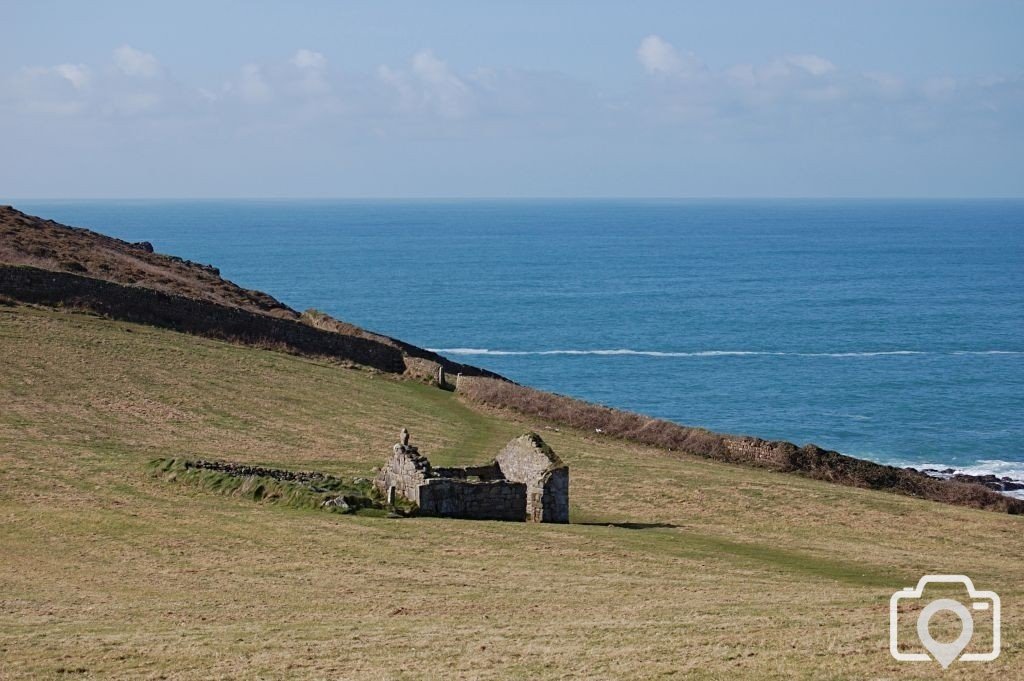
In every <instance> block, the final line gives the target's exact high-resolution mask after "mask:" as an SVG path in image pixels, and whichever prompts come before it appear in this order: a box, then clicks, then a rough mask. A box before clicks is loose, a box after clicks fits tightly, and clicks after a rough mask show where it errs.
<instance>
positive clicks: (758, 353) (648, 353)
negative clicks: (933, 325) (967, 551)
mask: <svg viewBox="0 0 1024 681" xmlns="http://www.w3.org/2000/svg"><path fill="white" fill-rule="evenodd" d="M430 351H431V352H436V353H439V354H442V355H492V356H538V357H539V356H550V355H604V356H614V355H630V356H640V357H840V358H841V357H882V356H887V355H891V356H907V355H1022V354H1024V352H1018V351H1016V350H957V351H954V352H928V351H925V350H876V351H864V352H772V351H762V350H698V351H693V352H666V351H661V350H631V349H629V348H619V349H614V350H613V349H608V350H603V349H596V350H491V349H489V348H430Z"/></svg>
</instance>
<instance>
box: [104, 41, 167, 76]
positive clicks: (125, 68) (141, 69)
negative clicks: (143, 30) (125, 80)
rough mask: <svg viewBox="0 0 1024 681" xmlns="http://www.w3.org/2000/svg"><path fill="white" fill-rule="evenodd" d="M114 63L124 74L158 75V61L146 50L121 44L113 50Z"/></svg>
mask: <svg viewBox="0 0 1024 681" xmlns="http://www.w3.org/2000/svg"><path fill="white" fill-rule="evenodd" d="M114 64H115V65H116V66H117V68H118V69H120V70H121V73H123V74H125V75H126V76H137V77H140V78H155V77H156V76H158V75H160V62H158V61H157V59H156V57H154V56H153V55H151V54H150V53H148V52H143V51H141V50H136V49H135V48H134V47H132V46H131V45H122V46H121V47H119V48H117V49H116V50H114Z"/></svg>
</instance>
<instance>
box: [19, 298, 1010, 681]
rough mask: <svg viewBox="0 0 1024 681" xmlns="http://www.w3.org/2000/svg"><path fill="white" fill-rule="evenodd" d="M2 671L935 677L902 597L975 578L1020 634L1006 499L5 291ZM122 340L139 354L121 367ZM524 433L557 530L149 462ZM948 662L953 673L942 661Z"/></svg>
mask: <svg viewBox="0 0 1024 681" xmlns="http://www.w3.org/2000/svg"><path fill="white" fill-rule="evenodd" d="M0 347H2V348H3V354H2V362H3V371H0V405H2V408H0V480H2V483H0V517H2V518H3V522H2V523H0V546H3V560H2V561H0V677H2V678H10V679H20V678H40V677H44V678H45V677H55V676H62V677H64V676H67V675H69V674H70V675H76V676H83V677H90V676H93V677H103V678H140V677H141V678H158V677H161V676H170V677H174V678H211V677H212V678H218V677H231V678H284V677H292V678H294V677H312V678H324V677H332V678H356V677H358V678H368V679H383V678H406V679H429V678H438V677H439V676H444V677H445V678H465V679H470V678H473V679H477V678H485V679H487V678H494V679H498V678H501V679H504V678H530V679H544V678H564V677H566V676H588V677H591V678H608V679H612V678H616V679H619V678H656V677H664V676H678V677H686V678H698V679H701V678H703V679H724V678H737V677H744V678H762V679H791V678H878V677H898V678H906V679H931V678H934V677H935V673H936V671H937V669H938V667H936V666H934V665H931V664H900V663H897V662H895V661H893V660H892V658H891V657H890V656H889V653H888V648H887V645H888V643H887V635H888V629H887V616H888V615H887V606H888V598H889V596H890V594H891V593H892V592H893V591H895V590H896V589H898V588H900V587H903V586H910V585H912V584H914V583H915V582H916V580H917V579H918V577H920V576H921V575H922V574H925V573H934V572H954V573H956V572H962V571H965V570H967V571H969V572H970V574H971V576H972V577H974V578H975V581H976V584H978V586H979V587H981V588H991V589H995V590H996V591H997V592H999V593H1000V595H1001V596H1002V598H1003V602H1004V603H1006V604H1007V607H1006V609H1005V610H1004V614H1003V620H1004V621H1003V631H1004V637H1005V639H1004V644H1003V650H1004V652H1003V655H1002V657H1001V658H1000V659H999V660H998V661H996V662H995V663H989V664H983V665H979V664H973V665H972V664H962V665H959V664H958V665H957V668H956V673H955V676H956V677H957V678H962V679H982V678H986V679H987V678H994V677H999V676H1002V677H1005V678H1012V677H1013V676H1014V674H1015V672H1013V669H1019V665H1020V655H1021V651H1022V650H1024V638H1022V633H1021V632H1024V611H1022V610H1021V609H1020V608H1015V607H1012V605H1010V604H1012V603H1015V602H1019V601H1020V599H1021V598H1024V565H1022V564H1021V561H1020V555H1021V553H1022V550H1024V540H1022V539H1021V537H1022V533H1021V529H1022V525H1021V522H1022V519H1021V518H1020V517H1016V516H1010V515H1003V514H994V513H985V512H981V511H975V510H970V509H965V508H958V507H954V506H943V505H937V504H934V503H930V502H925V501H920V500H915V499H910V498H906V497H900V496H894V495H891V494H884V493H879V492H873V491H868V490H860V489H853V488H848V487H840V486H836V485H830V484H827V483H824V482H819V481H815V480H809V479H805V478H802V477H798V476H787V475H780V474H778V473H772V472H769V471H765V470H758V469H751V468H746V467H740V466H730V465H723V464H721V463H717V462H711V461H707V460H704V459H700V458H694V457H690V456H687V455H683V454H680V453H678V452H675V453H672V452H667V451H664V450H659V449H656V448H652V447H645V446H641V445H636V444H630V443H627V442H624V441H621V440H614V439H609V438H604V437H599V436H597V435H595V434H594V433H593V432H589V433H588V432H581V431H576V430H572V429H566V428H560V429H558V430H555V429H552V428H551V427H550V424H549V423H547V422H545V421H543V420H539V419H529V418H522V417H510V416H507V415H502V414H495V413H493V412H489V411H480V410H478V409H477V408H476V407H474V406H473V405H472V404H468V403H466V402H464V401H463V400H462V399H461V398H460V397H459V396H458V395H457V394H453V393H450V392H446V391H441V390H436V389H434V388H431V387H429V386H426V385H423V384H421V383H417V382H414V381H402V380H396V379H395V378H390V377H388V376H387V375H383V374H379V373H374V372H367V371H363V370H358V369H348V370H342V369H339V368H338V367H337V366H336V365H334V364H329V363H325V362H322V361H316V360H311V359H307V358H303V357H297V356H292V355H287V354H282V353H279V352H271V351H265V350H259V349H254V348H249V347H242V346H238V345H234V344H228V343H223V342H218V341H214V340H208V339H204V338H198V337H195V336H190V335H185V334H179V333H174V332H171V331H166V330H161V329H156V328H151V327H147V326H140V325H135V324H128V323H124V322H117V321H110V320H106V319H100V318H97V317H95V316H89V315H80V314H69V313H61V312H52V311H45V310H37V309H31V308H25V307H20V306H7V307H4V306H0ZM125 358H130V361H125ZM402 426H406V427H408V428H409V430H410V431H411V432H412V434H413V440H414V442H416V443H417V444H418V445H419V446H420V448H421V450H422V451H424V452H425V453H427V454H428V455H429V456H430V457H431V458H432V459H433V460H434V461H435V462H437V463H442V464H444V463H448V464H455V463H469V462H475V461H479V460H480V459H485V458H486V457H488V456H490V455H491V454H493V453H494V452H495V451H496V450H497V448H498V447H500V446H501V444H503V443H504V442H505V441H506V440H507V439H509V438H510V437H512V436H514V435H518V434H520V433H521V432H523V431H525V430H528V429H535V430H538V431H539V432H542V433H543V434H544V438H545V439H546V440H547V441H548V442H549V443H550V444H551V445H552V447H554V449H555V450H556V451H557V452H558V454H559V455H560V456H561V457H562V458H563V459H564V460H565V461H566V462H567V463H568V465H569V466H570V470H571V475H572V482H571V502H572V520H573V523H572V524H570V525H564V526H553V525H529V524H522V523H494V522H473V521H449V520H441V519H432V518H415V519H403V520H388V519H384V518H363V517H353V516H337V515H331V514H326V513H322V512H317V511H299V510H293V509H287V508H283V507H279V506H272V505H266V504H257V503H254V502H251V501H246V500H243V499H237V498H232V497H223V496H219V495H214V494H209V493H206V492H202V491H199V490H197V489H193V488H190V487H187V486H182V485H176V484H172V483H167V482H165V481H162V480H160V479H156V478H152V477H150V476H149V475H147V473H146V465H147V463H148V462H149V461H150V460H151V459H154V458H157V457H163V456H191V457H202V458H217V459H227V460H232V461H238V462H246V463H253V464H259V465H266V466H272V467H281V468H291V469H316V470H323V471H326V472H331V473H335V474H339V475H367V474H369V472H370V471H371V469H372V467H373V466H377V465H380V464H381V463H382V462H383V461H384V460H385V458H386V456H387V454H388V452H389V451H390V445H391V444H392V442H393V441H394V440H395V438H396V436H397V431H398V429H399V428H400V427H402ZM951 671H952V670H951Z"/></svg>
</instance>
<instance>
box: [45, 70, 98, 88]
mask: <svg viewBox="0 0 1024 681" xmlns="http://www.w3.org/2000/svg"><path fill="white" fill-rule="evenodd" d="M53 72H54V73H56V74H57V75H58V76H60V77H61V78H63V79H64V80H66V81H67V82H69V83H71V86H72V87H73V88H75V89H76V90H84V89H85V88H87V87H89V84H90V83H92V71H91V70H90V69H89V67H88V66H86V65H85V64H59V65H57V66H54V67H53Z"/></svg>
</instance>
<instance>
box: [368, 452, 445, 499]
mask: <svg viewBox="0 0 1024 681" xmlns="http://www.w3.org/2000/svg"><path fill="white" fill-rule="evenodd" d="M433 475H434V472H433V470H431V467H430V461H428V460H427V457H425V456H422V455H421V454H420V453H419V452H418V451H417V450H416V448H415V447H403V446H402V445H395V451H394V453H393V454H392V455H391V459H390V460H389V461H388V464H387V465H386V466H384V468H382V469H381V471H380V473H378V474H377V477H376V478H374V480H373V484H374V486H375V487H376V488H377V489H378V490H380V492H381V493H382V494H385V495H386V494H387V493H388V490H389V489H390V488H392V487H394V488H395V492H397V493H398V494H400V495H401V496H403V497H405V498H406V499H408V500H409V501H411V502H413V503H415V504H420V489H421V488H422V485H423V483H424V482H426V481H427V479H429V478H431V477H433Z"/></svg>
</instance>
